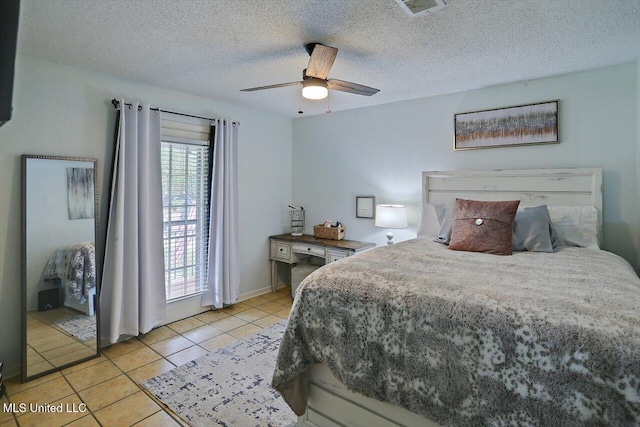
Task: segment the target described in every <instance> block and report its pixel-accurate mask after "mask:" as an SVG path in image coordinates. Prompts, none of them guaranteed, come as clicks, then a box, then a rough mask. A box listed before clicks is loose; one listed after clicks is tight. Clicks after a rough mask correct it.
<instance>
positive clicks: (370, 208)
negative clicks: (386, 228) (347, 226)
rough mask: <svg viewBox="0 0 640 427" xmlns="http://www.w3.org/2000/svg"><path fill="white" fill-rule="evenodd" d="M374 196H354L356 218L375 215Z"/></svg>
mask: <svg viewBox="0 0 640 427" xmlns="http://www.w3.org/2000/svg"><path fill="white" fill-rule="evenodd" d="M375 206H376V198H375V196H356V218H371V219H373V218H374V217H375Z"/></svg>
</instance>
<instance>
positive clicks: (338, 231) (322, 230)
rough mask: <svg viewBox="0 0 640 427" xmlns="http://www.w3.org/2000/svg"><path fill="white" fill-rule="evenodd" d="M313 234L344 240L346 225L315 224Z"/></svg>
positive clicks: (320, 237) (319, 236)
mask: <svg viewBox="0 0 640 427" xmlns="http://www.w3.org/2000/svg"><path fill="white" fill-rule="evenodd" d="M313 235H314V236H316V237H317V238H318V239H330V240H342V239H344V226H343V225H341V226H340V227H325V226H324V225H322V224H320V225H314V226H313Z"/></svg>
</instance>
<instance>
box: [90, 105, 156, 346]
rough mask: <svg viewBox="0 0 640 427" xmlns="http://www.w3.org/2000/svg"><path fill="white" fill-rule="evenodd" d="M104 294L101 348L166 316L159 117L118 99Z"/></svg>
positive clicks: (101, 306)
mask: <svg viewBox="0 0 640 427" xmlns="http://www.w3.org/2000/svg"><path fill="white" fill-rule="evenodd" d="M120 105H121V111H120V120H119V124H118V129H117V132H118V139H117V146H116V151H115V156H114V174H113V182H112V187H111V188H112V190H111V205H110V206H109V223H108V229H107V241H106V248H105V261H104V270H103V279H102V289H101V292H100V310H101V311H100V315H101V338H102V342H103V344H111V343H115V342H117V341H118V340H119V339H120V338H123V337H124V336H136V335H138V334H139V333H147V332H149V331H150V330H151V329H152V328H154V327H155V326H158V325H161V324H163V323H164V321H165V316H166V296H165V277H164V248H163V223H162V172H161V165H160V148H161V147H160V114H159V113H158V112H156V111H152V110H150V109H149V105H148V104H143V105H142V106H141V109H140V110H138V106H139V103H138V102H133V103H132V105H131V107H129V106H126V105H125V102H124V100H120Z"/></svg>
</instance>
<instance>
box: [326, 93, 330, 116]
mask: <svg viewBox="0 0 640 427" xmlns="http://www.w3.org/2000/svg"><path fill="white" fill-rule="evenodd" d="M329 98H330V96H329V94H328V93H327V111H325V113H327V114H329V113H330V112H331V103H330V102H329Z"/></svg>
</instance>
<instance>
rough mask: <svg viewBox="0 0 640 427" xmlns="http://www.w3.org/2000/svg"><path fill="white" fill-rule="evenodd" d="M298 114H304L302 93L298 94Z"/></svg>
mask: <svg viewBox="0 0 640 427" xmlns="http://www.w3.org/2000/svg"><path fill="white" fill-rule="evenodd" d="M298 114H304V111H302V92H300V108H299V109H298Z"/></svg>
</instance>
